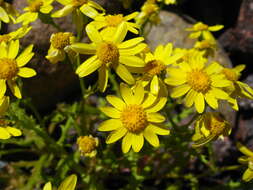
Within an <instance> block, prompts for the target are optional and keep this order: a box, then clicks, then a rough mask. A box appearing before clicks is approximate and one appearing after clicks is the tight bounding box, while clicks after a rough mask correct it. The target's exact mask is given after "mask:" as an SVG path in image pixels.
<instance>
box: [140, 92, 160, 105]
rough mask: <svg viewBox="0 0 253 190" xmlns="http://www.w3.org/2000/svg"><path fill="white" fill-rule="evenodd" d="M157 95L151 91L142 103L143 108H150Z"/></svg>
mask: <svg viewBox="0 0 253 190" xmlns="http://www.w3.org/2000/svg"><path fill="white" fill-rule="evenodd" d="M156 99H157V97H156V96H155V95H153V94H151V93H148V94H147V95H146V97H145V100H144V102H143V103H142V107H143V108H148V107H150V106H151V105H152V104H153V103H154V102H155V101H156Z"/></svg>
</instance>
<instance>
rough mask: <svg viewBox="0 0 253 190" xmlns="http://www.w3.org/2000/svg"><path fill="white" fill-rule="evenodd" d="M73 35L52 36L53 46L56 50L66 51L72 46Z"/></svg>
mask: <svg viewBox="0 0 253 190" xmlns="http://www.w3.org/2000/svg"><path fill="white" fill-rule="evenodd" d="M71 36H72V34H71V33H63V32H58V33H56V34H53V35H52V38H51V40H50V41H51V44H52V46H53V47H54V48H56V49H64V48H65V47H66V46H68V45H70V37H71Z"/></svg>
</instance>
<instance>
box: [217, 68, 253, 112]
mask: <svg viewBox="0 0 253 190" xmlns="http://www.w3.org/2000/svg"><path fill="white" fill-rule="evenodd" d="M244 69H245V65H238V66H236V67H234V68H223V69H222V71H221V72H222V73H223V74H224V75H225V77H226V79H227V80H229V81H231V83H232V84H231V85H230V86H228V87H226V91H227V92H228V93H229V94H230V98H229V99H228V102H229V103H231V104H232V108H233V109H235V110H238V109H239V108H238V103H237V100H236V98H248V99H253V89H252V88H251V87H250V86H249V85H247V84H246V83H243V82H241V81H239V78H240V76H241V71H243V70H244Z"/></svg>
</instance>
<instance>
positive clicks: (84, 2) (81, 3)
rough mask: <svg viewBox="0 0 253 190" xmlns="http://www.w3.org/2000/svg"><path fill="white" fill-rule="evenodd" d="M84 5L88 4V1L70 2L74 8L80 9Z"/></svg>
mask: <svg viewBox="0 0 253 190" xmlns="http://www.w3.org/2000/svg"><path fill="white" fill-rule="evenodd" d="M86 3H88V0H72V5H74V7H80V6H82V5H83V4H86Z"/></svg>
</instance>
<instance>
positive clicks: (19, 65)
mask: <svg viewBox="0 0 253 190" xmlns="http://www.w3.org/2000/svg"><path fill="white" fill-rule="evenodd" d="M32 49H33V46H32V45H30V46H28V47H27V48H26V49H25V50H24V51H23V52H22V53H21V54H20V55H19V56H18V57H17V55H18V52H19V40H16V41H11V42H10V43H9V44H8V45H7V44H6V43H1V44H0V97H3V96H4V94H5V92H6V82H7V83H8V86H9V87H10V89H11V91H12V93H13V94H14V95H15V96H16V97H17V98H21V92H20V90H19V88H18V86H17V84H16V82H15V80H16V78H17V77H18V76H19V77H24V78H30V77H33V76H34V75H36V72H35V71H34V70H33V69H31V68H28V67H23V66H24V65H26V64H27V63H28V62H29V61H30V60H31V58H32V57H33V55H34V53H33V52H32Z"/></svg>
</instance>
